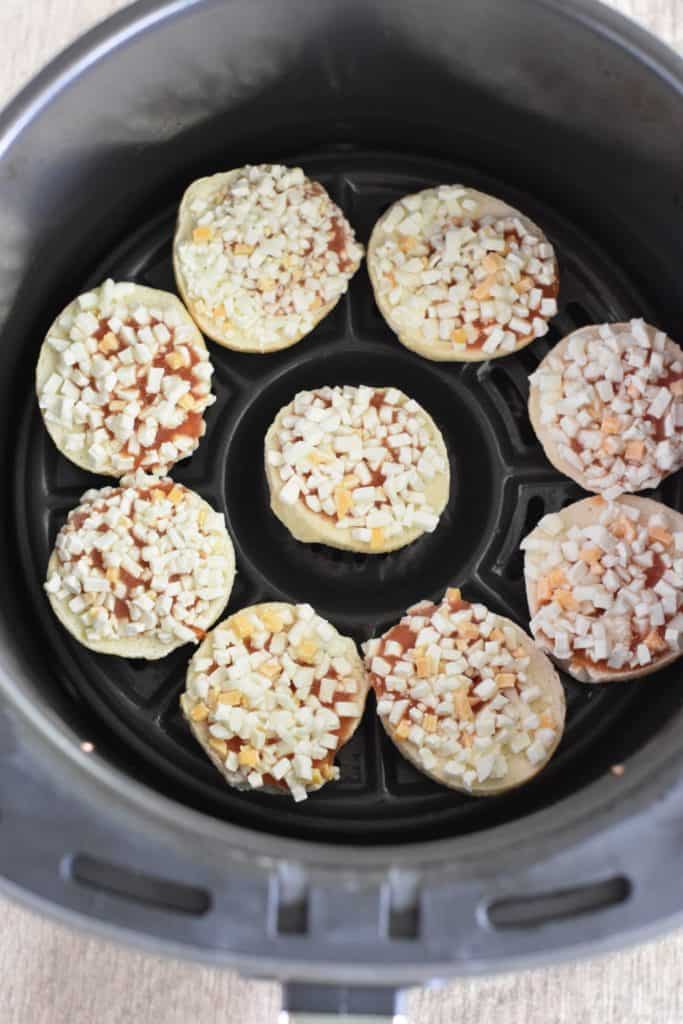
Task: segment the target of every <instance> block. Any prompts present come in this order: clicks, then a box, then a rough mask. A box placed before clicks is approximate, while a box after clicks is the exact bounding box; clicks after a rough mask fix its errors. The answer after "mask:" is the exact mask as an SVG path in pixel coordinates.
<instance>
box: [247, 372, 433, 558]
mask: <svg viewBox="0 0 683 1024" xmlns="http://www.w3.org/2000/svg"><path fill="white" fill-rule="evenodd" d="M387 395H388V396H389V398H390V399H391V400H392V401H393V402H394V403H395V404H394V405H393V406H392V408H394V409H395V410H396V412H395V414H394V415H395V416H399V415H400V416H406V417H414V418H415V419H416V420H418V421H419V426H420V429H421V430H423V431H424V436H425V439H426V449H427V450H428V451H430V452H431V453H433V456H434V465H435V466H437V469H436V470H435V471H434V472H433V474H432V475H431V476H428V475H425V473H422V472H421V471H420V466H421V465H422V464H421V463H420V462H419V461H418V462H417V463H415V462H414V463H413V466H412V468H413V470H414V472H415V474H416V480H417V482H418V485H419V488H420V489H421V490H422V492H423V493H424V496H425V503H424V505H423V506H420V507H421V509H422V511H421V512H419V513H416V515H418V517H419V519H420V522H415V523H411V524H410V525H403V524H402V523H401V522H400V521H399V520H398V519H396V517H395V516H394V517H393V520H392V525H390V526H384V527H381V526H380V527H376V528H375V529H374V530H373V528H372V527H368V526H365V527H359V526H339V525H338V523H339V522H343V521H344V519H345V518H346V519H347V518H348V515H347V516H343V515H342V516H340V514H339V512H338V507H339V506H337V508H333V507H332V506H329V509H328V512H326V513H325V512H323V511H317V510H315V509H313V508H311V507H309V506H308V505H307V504H306V503H305V498H304V497H303V496H302V494H299V496H298V497H297V498H296V499H295V500H294V501H288V500H284V499H283V497H282V494H283V489H284V488H285V484H286V481H284V480H283V478H282V476H281V470H282V465H281V464H280V460H282V458H283V457H284V456H283V453H285V452H288V451H289V450H290V449H289V447H288V443H287V442H285V443H284V444H283V442H282V441H281V436H282V432H283V431H284V430H286V428H285V423H286V422H288V421H289V418H290V417H292V416H293V414H294V411H295V410H296V409H298V408H301V409H302V410H303V409H304V404H305V402H307V401H310V400H315V399H318V400H319V401H322V400H323V399H322V398H321V397H320V396H324V401H326V402H327V401H331V402H333V403H336V402H339V403H344V404H345V405H349V406H350V407H352V408H357V409H359V410H360V411H362V412H363V413H365V412H367V409H368V408H369V407H370V406H369V403H370V402H372V400H373V398H372V396H384V397H386V396H387ZM376 400H379V398H377V399H376ZM385 404H386V403H385ZM334 411H335V405H334V404H333V405H332V406H331V408H330V412H334ZM304 418H305V417H304ZM321 426H322V427H325V423H323V424H321ZM363 429H364V428H363ZM290 432H291V431H290ZM336 436H337V435H336V432H335V430H334V427H333V428H332V430H331V431H329V432H328V431H321V436H320V437H319V438H316V440H315V443H311V444H310V448H311V450H312V452H313V455H312V456H311V454H308V455H306V454H305V452H303V453H300V452H296V455H294V454H293V455H292V458H296V460H297V462H296V465H297V476H298V478H300V479H301V480H302V482H307V481H309V480H311V479H313V477H311V476H310V475H309V474H308V471H309V469H311V468H312V467H313V465H314V463H313V462H312V461H311V459H312V458H316V463H315V465H316V466H317V467H318V470H319V472H320V473H322V472H323V471H324V470H325V467H326V466H327V472H326V477H325V479H326V480H328V481H331V482H333V484H334V486H333V489H332V500H333V501H335V500H337V501H338V500H339V495H340V494H342V495H343V494H344V493H347V494H349V495H352V494H353V490H354V488H350V487H345V486H343V483H344V481H347V482H348V478H349V475H350V474H351V473H352V470H350V469H347V468H345V465H342V464H337V463H334V462H330V463H321V462H320V461H319V460H320V459H321V458H323V457H324V458H327V457H328V456H332V455H334V445H335V443H338V438H337V442H335V438H336ZM363 443H365V444H366V447H367V440H366V441H364V442H363ZM300 454H301V458H300ZM348 461H349V463H352V461H353V460H352V459H349V460H348ZM389 462H391V463H392V464H393V466H394V467H399V468H401V469H402V468H404V467H402V466H400V464H398V463H397V461H396V456H395V455H394V456H393V457H388V458H386V459H385V461H384V462H383V463H382V465H381V466H380V467H379V470H378V472H379V475H380V476H381V477H382V480H383V483H384V484H386V482H387V477H386V476H385V470H384V466H385V465H386V464H387V463H389ZM321 465H322V469H320V466H321ZM372 465H375V463H372ZM265 467H266V479H267V481H268V488H269V491H270V507H271V509H272V510H273V512H274V514H275V515H276V516H277V518H278V519H279V520H280V521H281V522H282V523H284V525H285V526H286V527H287V529H288V530H289V532H290V533H291V534H292V536H293V537H295V538H296V539H297V540H300V541H302V542H303V543H308V544H327V545H329V546H330V547H335V548H341V549H344V550H349V551H358V552H366V553H368V554H381V553H383V552H387V551H395V550H396V549H398V548H402V547H405V545H406V544H410V543H412V542H413V541H414V540H416V539H417V538H418V537H420V536H421V535H422V534H423V533H425V532H426V531H431V530H433V529H435V528H436V526H437V523H438V520H439V517H440V515H441V513H442V512H443V510H444V508H445V506H446V503H447V501H448V495H449V490H450V470H449V465H448V452H447V451H446V446H445V444H444V441H443V437H442V436H441V432H440V430H439V428H438V427H437V426H436V424H435V423H434V421H433V419H432V418H431V416H429V415H428V414H427V413H426V412H425V410H424V409H423V408H422V407H421V406H419V405H418V404H417V402H414V401H413V400H411V399H409V398H408V397H407V396H406V395H404V394H403V393H402V392H400V391H398V390H397V389H396V388H381V387H380V388H375V387H358V388H356V387H351V386H345V387H343V388H322V389H317V390H316V391H312V392H299V394H298V395H297V396H296V397H295V399H294V400H293V401H292V402H290V403H289V405H286V406H284V407H283V408H282V409H280V411H279V412H278V414H277V416H276V417H275V420H274V422H273V424H272V425H271V427H270V429H269V430H268V433H267V435H266V442H265ZM378 479H379V478H378ZM362 486H363V483H362V481H360V480H359V481H358V484H357V485H356V487H357V488H362ZM380 486H381V485H380ZM411 486H413V487H414V484H413V485H411ZM285 493H286V492H285ZM345 500H347V501H348V500H349V499H348V498H346V499H345ZM376 507H377V508H378V509H380V510H387V511H391V509H392V506H391V504H390V503H389V502H388V501H387V499H386V498H384V499H381V500H380V501H379V503H377V505H376ZM392 515H393V513H392ZM364 521H365V520H364ZM359 530H360V531H363V530H365V531H366V532H367V533H368V534H369V537H368V538H367V539H363V536H364V534H362V533H361V534H359V533H358V531H359ZM377 531H381V532H377Z"/></svg>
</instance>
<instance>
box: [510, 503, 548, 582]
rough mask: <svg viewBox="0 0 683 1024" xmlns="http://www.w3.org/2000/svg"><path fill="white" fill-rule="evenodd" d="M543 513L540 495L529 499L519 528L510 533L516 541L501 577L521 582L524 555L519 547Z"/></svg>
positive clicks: (543, 508)
mask: <svg viewBox="0 0 683 1024" xmlns="http://www.w3.org/2000/svg"><path fill="white" fill-rule="evenodd" d="M544 512H545V501H544V499H543V497H542V496H541V495H540V494H534V495H533V497H531V498H529V500H528V501H527V505H526V509H525V511H524V518H523V519H522V521H521V523H520V525H519V527H518V528H517V529H515V530H514V531H511V532H514V534H515V535H516V537H517V541H516V543H515V545H514V548H513V549H512V551H511V552H510V554H509V555H508V557H507V559H506V561H505V565H504V567H503V575H504V576H505V577H506V578H507V579H509V580H521V578H522V576H523V575H524V553H523V552H522V551H521V549H520V547H519V545H520V542H521V541H522V540H523V539H524V537H526V536H527V534H528V533H530V532H531V531H532V530H533V528H534V527H535V526H536V525H537V524H538V521H539V520H540V519H541V518H542V516H543V513H544ZM516 518H517V517H516ZM514 525H516V524H515V523H514V521H513V526H514Z"/></svg>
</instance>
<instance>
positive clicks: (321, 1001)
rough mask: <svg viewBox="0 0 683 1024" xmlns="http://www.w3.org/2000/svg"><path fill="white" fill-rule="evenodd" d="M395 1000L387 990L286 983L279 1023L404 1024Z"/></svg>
mask: <svg viewBox="0 0 683 1024" xmlns="http://www.w3.org/2000/svg"><path fill="white" fill-rule="evenodd" d="M399 1001H401V993H397V992H395V991H394V990H393V989H391V988H370V987H361V986H359V987H356V986H345V985H320V984H312V983H307V982H289V983H288V984H285V986H284V988H283V993H282V1005H283V1012H282V1015H281V1021H280V1024H342V1022H343V1024H408V1019H407V1017H405V1016H404V1015H403V1014H399V1013H397V1009H398V1005H397V1004H398V1003H399Z"/></svg>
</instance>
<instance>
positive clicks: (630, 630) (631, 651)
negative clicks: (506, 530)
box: [522, 496, 683, 683]
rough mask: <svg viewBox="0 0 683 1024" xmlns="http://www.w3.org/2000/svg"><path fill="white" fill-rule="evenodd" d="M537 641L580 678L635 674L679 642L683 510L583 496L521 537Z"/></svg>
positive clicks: (666, 658) (667, 657)
mask: <svg viewBox="0 0 683 1024" xmlns="http://www.w3.org/2000/svg"><path fill="white" fill-rule="evenodd" d="M522 550H523V551H524V579H525V582H526V592H527V599H528V601H529V610H530V612H531V616H532V618H531V632H532V633H533V635H534V637H535V639H536V642H537V643H538V644H539V645H540V646H541V647H542V648H543V649H544V650H545V651H547V652H548V654H550V655H551V656H552V657H553V659H554V660H555V661H556V662H557V663H558V664H559V665H561V667H562V668H563V669H564V670H565V671H566V672H568V673H569V674H570V675H572V676H574V678H575V679H578V680H579V682H582V683H605V682H609V681H610V680H613V679H636V678H638V676H644V675H649V674H650V673H652V672H655V671H656V670H657V669H660V668H664V666H665V665H668V664H670V663H671V662H672V661H675V659H676V658H678V657H679V655H680V653H681V649H682V648H683V515H681V513H680V512H674V511H673V509H670V508H667V507H666V505H662V504H660V502H658V501H652V500H651V499H650V498H640V497H635V496H625V497H622V498H619V499H618V500H617V501H614V502H606V501H604V500H603V499H602V498H600V497H595V498H584V500H583V501H577V502H575V503H574V504H573V505H568V506H567V507H566V508H563V509H562V510H561V511H560V512H556V513H551V514H550V515H546V516H544V517H543V519H541V521H540V523H539V524H538V526H537V527H536V528H535V529H534V530H532V531H531V533H530V534H529V536H528V537H526V538H525V539H524V540H523V541H522Z"/></svg>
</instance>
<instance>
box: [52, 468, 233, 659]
mask: <svg viewBox="0 0 683 1024" xmlns="http://www.w3.org/2000/svg"><path fill="white" fill-rule="evenodd" d="M154 491H159V492H165V493H166V495H168V494H172V498H170V499H169V498H168V497H167V498H166V499H164V498H163V497H161V498H160V497H159V494H154V493H153V492H154ZM126 494H132V495H133V498H134V499H135V500H137V499H138V498H143V499H144V500H145V503H146V504H147V506H148V507H147V508H146V509H145V510H144V513H143V512H138V511H137V509H136V506H135V505H133V513H132V515H130V516H129V517H128V522H130V523H132V526H130V527H129V526H128V525H127V524H126V523H124V524H115V528H117V529H120V534H119V536H120V537H121V542H120V543H115V544H114V545H112V547H107V548H105V549H103V550H102V553H101V558H102V560H103V565H102V567H101V568H100V567H97V566H95V565H93V562H92V559H91V558H90V557H88V567H87V569H86V570H85V571H84V572H83V573H81V575H80V578H81V584H82V585H83V583H84V582H85V578H86V577H93V578H96V579H99V580H101V581H104V582H105V583H107V590H106V593H107V594H110V593H111V594H113V593H114V588H115V581H109V580H107V578H106V575H105V569H106V567H107V560H108V559H109V560H110V561H111V560H112V559H111V554H112V553H116V554H120V553H123V557H124V558H125V556H126V554H128V555H129V556H130V555H132V554H133V555H134V556H135V558H136V560H138V559H139V560H140V565H141V566H142V568H143V570H144V571H143V574H142V576H141V577H140V579H141V582H142V583H143V584H146V587H145V595H147V596H149V595H150V594H153V595H154V596H153V597H152V598H151V600H152V601H155V600H157V599H158V598H159V597H161V596H163V594H164V592H165V587H164V586H163V582H164V580H163V577H164V573H165V572H166V577H167V578H168V573H167V570H163V571H162V568H161V567H160V568H159V571H158V573H157V577H161V579H160V580H156V579H155V580H154V583H155V586H154V587H153V588H151V587H150V584H151V583H152V579H153V577H152V570H151V568H150V563H149V562H148V561H146V560H145V558H144V556H142V555H141V554H140V550H141V549H140V548H139V547H138V546H137V545H136V544H135V542H134V539H133V537H132V535H131V533H130V530H131V529H132V528H133V527H134V526H135V525H141V524H144V525H145V526H149V525H153V524H154V523H155V522H157V521H158V517H161V518H163V519H164V521H165V522H167V523H169V524H170V526H169V527H168V529H169V530H170V529H171V528H172V527H173V526H174V525H175V527H176V529H177V530H178V532H179V534H180V537H179V538H176V541H180V544H179V545H178V546H175V545H176V541H173V545H174V546H173V547H172V548H171V551H172V552H174V554H172V555H171V554H170V553H168V552H167V553H166V555H167V556H168V557H170V558H175V559H177V558H180V559H183V558H184V559H187V558H188V556H189V559H190V561H193V554H192V552H195V551H197V552H199V555H198V557H197V559H196V568H195V569H194V570H192V571H190V572H189V573H180V572H179V570H178V572H177V573H176V574H177V575H181V576H182V575H184V576H185V577H186V578H187V577H188V576H189V579H190V580H191V581H192V582H191V586H192V587H193V590H194V591H195V593H196V598H197V601H198V603H199V604H200V608H199V610H198V612H195V613H194V614H193V615H192V624H191V625H190V624H189V623H188V622H187V619H186V621H185V623H183V622H177V623H176V624H174V623H171V622H169V620H168V617H167V616H162V615H161V613H159V615H158V616H157V618H158V620H159V621H158V624H157V625H156V626H154V627H151V626H150V627H149V628H146V629H145V630H144V631H143V632H141V633H138V634H137V635H134V636H125V635H121V634H120V633H119V630H120V628H121V627H120V626H119V622H120V621H121V620H120V619H117V623H116V626H115V630H116V633H117V634H118V635H107V634H106V633H103V634H102V635H97V632H94V631H93V629H92V627H88V625H87V623H86V618H85V615H86V614H87V609H85V610H83V611H75V610H73V609H72V608H70V607H69V604H70V601H72V600H73V598H74V597H75V596H76V595H77V593H79V591H76V590H74V589H73V586H70V588H69V589H66V587H64V585H63V580H64V578H65V576H67V575H68V570H66V569H64V568H62V566H63V565H64V564H65V563H62V562H61V561H60V558H59V555H58V551H59V550H60V548H61V546H62V544H63V543H64V539H65V536H66V534H67V533H69V532H71V533H73V532H74V529H75V533H76V534H78V535H80V536H81V537H83V536H84V531H83V527H82V525H81V526H79V525H78V521H79V520H80V519H83V520H86V517H87V516H89V515H90V514H91V513H92V512H93V511H95V512H96V511H97V510H98V508H101V509H106V507H111V506H110V502H111V500H112V499H116V498H117V497H118V496H121V497H125V496H126ZM86 521H87V520H86ZM88 529H89V530H90V528H89V527H88ZM192 534H194V536H193V535H192ZM98 536H100V535H99V534H98ZM93 550H94V549H93V548H90V550H89V551H88V550H86V551H85V552H84V554H83V555H80V554H79V555H75V556H74V557H75V558H77V559H81V560H82V559H83V557H85V556H87V555H89V554H90V552H92V551H93ZM150 557H151V556H150ZM208 559H213V560H214V562H215V565H213V563H212V564H211V565H210V566H209V563H208V561H207V560H208ZM72 571H73V570H72ZM75 571H76V572H78V569H77V568H76V569H75ZM207 571H209V572H211V573H214V574H215V579H213V580H212V581H211V586H209V584H208V583H207V581H206V580H204V579H198V576H197V574H198V573H202V572H204V573H206V572H207ZM234 577H235V555H234V550H233V546H232V541H231V540H230V537H229V536H228V532H227V530H226V528H225V523H224V519H223V516H222V515H220V514H219V513H217V512H214V510H213V509H212V508H211V506H210V505H209V504H207V502H205V501H204V500H203V499H202V498H200V497H199V495H198V494H195V492H194V491H190V490H188V489H187V488H185V487H183V486H182V485H181V484H176V483H174V482H173V481H172V480H168V479H162V480H160V479H158V478H156V477H145V476H144V475H143V474H138V475H137V476H136V477H135V480H134V482H133V481H122V485H121V486H119V487H104V488H102V489H101V490H93V491H87V492H86V493H85V494H84V495H83V497H82V498H81V504H80V505H79V506H78V507H77V508H75V509H74V510H73V511H72V512H71V513H69V517H68V519H67V522H66V523H65V524H64V526H63V527H62V529H61V530H60V533H59V535H58V537H57V540H56V542H55V548H54V550H53V552H52V554H51V556H50V560H49V563H48V567H47V582H46V584H45V590H46V592H47V595H48V598H49V600H50V604H51V605H52V610H53V611H54V613H55V615H56V616H57V618H58V619H59V620H60V622H61V623H62V625H64V626H65V627H66V628H67V629H68V630H69V632H70V633H71V634H72V635H73V636H74V637H75V638H76V639H77V640H78V641H79V642H80V643H82V644H83V646H84V647H89V648H90V650H92V651H97V652H99V653H100V654H117V655H119V656H121V657H124V658H146V659H148V660H152V659H156V658H163V657H164V656H165V655H166V654H168V653H169V652H170V651H172V650H175V648H176V647H180V646H182V645H183V644H185V643H188V642H189V643H198V642H199V639H200V638H201V636H203V634H204V633H205V631H206V630H207V629H208V628H209V627H210V626H211V624H212V623H213V622H215V621H216V619H217V618H218V616H219V615H220V614H221V612H222V611H223V609H224V608H225V606H226V604H227V603H228V599H229V597H230V591H231V590H232V584H233V581H234ZM205 588H208V590H206V589H205ZM201 591H204V592H205V594H206V595H207V596H204V597H200V596H199V594H200V592H201ZM80 593H81V594H82V593H83V590H82V589H81V591H80ZM130 601H131V598H130V594H128V595H127V596H126V597H125V598H124V603H125V604H126V605H127V606H128V613H127V614H128V615H130ZM155 614H156V613H155ZM174 618H176V620H177V616H174ZM126 621H130V619H129V618H128V619H126Z"/></svg>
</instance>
